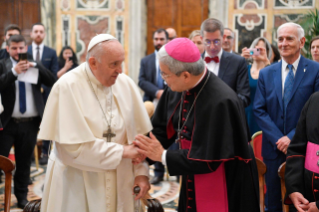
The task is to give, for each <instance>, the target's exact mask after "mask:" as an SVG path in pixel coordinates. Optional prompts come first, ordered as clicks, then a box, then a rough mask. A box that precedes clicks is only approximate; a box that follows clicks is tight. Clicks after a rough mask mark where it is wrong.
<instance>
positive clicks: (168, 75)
mask: <svg viewBox="0 0 319 212" xmlns="http://www.w3.org/2000/svg"><path fill="white" fill-rule="evenodd" d="M160 74H161V76H162V78H163V80H165V79H166V78H167V77H170V76H171V75H172V74H165V73H164V72H162V71H161V72H160Z"/></svg>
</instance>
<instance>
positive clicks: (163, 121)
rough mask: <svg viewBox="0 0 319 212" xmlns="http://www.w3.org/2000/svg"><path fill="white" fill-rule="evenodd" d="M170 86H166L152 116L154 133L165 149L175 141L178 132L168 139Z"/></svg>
mask: <svg viewBox="0 0 319 212" xmlns="http://www.w3.org/2000/svg"><path fill="white" fill-rule="evenodd" d="M169 94H170V92H169V88H166V89H165V90H164V92H163V95H162V97H161V98H160V100H159V102H158V104H157V107H156V110H155V113H154V115H153V117H152V125H153V130H152V133H153V134H154V135H155V137H156V138H157V140H159V141H160V142H161V144H162V146H163V148H164V149H168V148H169V147H170V146H171V145H172V143H173V142H175V138H176V134H175V135H174V136H173V137H172V138H170V139H168V136H167V132H166V127H167V122H168V119H167V114H168V108H167V107H168V106H167V105H168V102H169V101H170V95H169Z"/></svg>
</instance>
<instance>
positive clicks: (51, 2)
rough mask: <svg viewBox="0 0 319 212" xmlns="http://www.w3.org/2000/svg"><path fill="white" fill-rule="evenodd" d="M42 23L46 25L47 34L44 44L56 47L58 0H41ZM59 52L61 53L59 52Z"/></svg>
mask: <svg viewBox="0 0 319 212" xmlns="http://www.w3.org/2000/svg"><path fill="white" fill-rule="evenodd" d="M40 2H41V23H42V24H43V25H44V26H45V32H46V36H45V39H44V44H45V45H47V46H49V47H51V48H53V49H56V42H55V41H56V34H55V32H56V16H55V9H56V1H55V0H41V1H40ZM57 54H59V53H57Z"/></svg>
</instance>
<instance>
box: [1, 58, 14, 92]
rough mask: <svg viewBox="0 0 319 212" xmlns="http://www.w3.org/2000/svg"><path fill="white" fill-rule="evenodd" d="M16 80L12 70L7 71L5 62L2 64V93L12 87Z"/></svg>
mask: <svg viewBox="0 0 319 212" xmlns="http://www.w3.org/2000/svg"><path fill="white" fill-rule="evenodd" d="M16 79H17V77H16V76H14V74H13V73H12V71H11V70H9V71H8V70H6V66H5V63H4V61H2V62H0V92H1V91H3V90H4V89H6V88H7V87H8V86H11V85H12V83H14V81H16Z"/></svg>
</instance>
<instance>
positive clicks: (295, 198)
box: [289, 192, 319, 212]
mask: <svg viewBox="0 0 319 212" xmlns="http://www.w3.org/2000/svg"><path fill="white" fill-rule="evenodd" d="M289 198H290V199H291V201H292V203H293V204H294V206H295V208H296V209H297V211H298V212H319V210H318V208H317V206H316V202H309V201H308V200H307V199H306V198H304V196H303V195H302V194H301V193H299V192H293V193H291V194H290V195H289Z"/></svg>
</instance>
